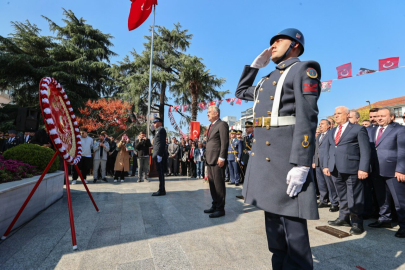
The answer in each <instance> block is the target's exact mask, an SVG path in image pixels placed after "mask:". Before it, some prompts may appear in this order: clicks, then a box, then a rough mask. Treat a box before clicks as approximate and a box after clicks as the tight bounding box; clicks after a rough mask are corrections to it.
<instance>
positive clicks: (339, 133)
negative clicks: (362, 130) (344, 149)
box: [335, 125, 343, 144]
mask: <svg viewBox="0 0 405 270" xmlns="http://www.w3.org/2000/svg"><path fill="white" fill-rule="evenodd" d="M342 128H343V126H342V125H340V126H339V130H338V133H337V134H336V137H335V144H338V142H339V140H340V135H342Z"/></svg>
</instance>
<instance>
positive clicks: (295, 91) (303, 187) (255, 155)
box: [235, 28, 321, 269]
mask: <svg viewBox="0 0 405 270" xmlns="http://www.w3.org/2000/svg"><path fill="white" fill-rule="evenodd" d="M303 52H304V36H303V34H302V33H301V32H300V31H299V30H297V29H294V28H289V29H285V30H283V31H280V32H279V33H277V34H276V35H275V36H274V37H272V38H271V40H270V48H267V49H266V50H264V51H263V53H261V54H260V55H259V56H258V57H257V58H256V59H255V60H254V61H253V63H252V64H251V65H250V66H245V68H244V70H243V72H242V76H241V78H240V80H239V84H238V87H237V89H236V93H235V95H236V97H238V98H240V99H244V100H250V101H254V102H255V103H254V107H253V108H254V117H255V118H254V121H253V125H254V126H255V130H254V136H255V138H254V139H253V144H252V150H251V155H250V158H249V163H248V166H247V169H246V175H245V183H244V184H243V193H242V194H243V196H244V197H245V202H246V203H248V204H252V205H255V206H257V207H258V208H260V209H263V210H264V211H265V224H266V234H267V242H268V248H269V250H270V252H272V253H273V257H272V265H273V269H312V268H313V259H312V253H311V248H310V245H309V237H308V228H307V219H319V215H318V208H317V203H316V192H315V183H314V180H313V172H312V171H311V170H310V168H311V165H312V161H313V157H314V149H315V130H316V126H317V123H318V105H317V102H318V98H319V96H320V94H321V88H320V85H321V82H320V78H321V68H320V66H319V64H318V63H317V62H315V61H304V62H301V61H300V60H299V59H298V56H300V55H301V54H302V53H303ZM270 60H272V61H273V62H274V63H275V64H276V65H277V66H276V67H275V69H274V70H273V71H272V72H271V73H269V74H268V75H266V76H265V77H263V78H262V80H261V81H260V82H259V83H258V85H257V86H256V87H255V86H252V85H253V83H254V81H255V78H256V75H257V73H258V71H259V69H260V68H263V67H265V66H266V65H267V64H268V63H269V62H270Z"/></svg>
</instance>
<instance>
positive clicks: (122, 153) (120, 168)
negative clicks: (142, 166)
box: [114, 133, 130, 182]
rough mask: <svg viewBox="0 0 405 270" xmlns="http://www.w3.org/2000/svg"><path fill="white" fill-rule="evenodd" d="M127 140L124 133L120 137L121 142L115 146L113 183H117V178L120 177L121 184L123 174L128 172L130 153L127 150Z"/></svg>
mask: <svg viewBox="0 0 405 270" xmlns="http://www.w3.org/2000/svg"><path fill="white" fill-rule="evenodd" d="M129 142H130V141H129V138H128V136H127V134H126V133H124V134H123V135H122V139H121V141H120V142H119V143H118V144H117V150H118V154H117V159H116V160H115V166H114V170H115V175H114V182H118V177H120V180H121V182H124V177H125V176H124V173H125V172H127V171H129V159H130V153H129V151H128V150H127V147H126V145H127V143H129Z"/></svg>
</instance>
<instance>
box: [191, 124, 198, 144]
mask: <svg viewBox="0 0 405 270" xmlns="http://www.w3.org/2000/svg"><path fill="white" fill-rule="evenodd" d="M194 138H197V139H198V138H200V122H193V121H191V122H190V139H192V140H193V141H194Z"/></svg>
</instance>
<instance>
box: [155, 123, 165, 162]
mask: <svg viewBox="0 0 405 270" xmlns="http://www.w3.org/2000/svg"><path fill="white" fill-rule="evenodd" d="M152 134H153V135H154V138H153V154H152V157H153V158H156V157H157V156H161V157H162V158H164V157H165V156H166V130H165V129H164V127H163V126H160V127H159V128H158V129H157V130H153V131H152Z"/></svg>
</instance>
